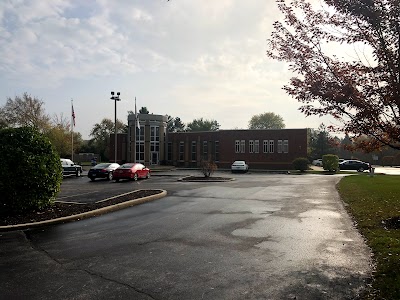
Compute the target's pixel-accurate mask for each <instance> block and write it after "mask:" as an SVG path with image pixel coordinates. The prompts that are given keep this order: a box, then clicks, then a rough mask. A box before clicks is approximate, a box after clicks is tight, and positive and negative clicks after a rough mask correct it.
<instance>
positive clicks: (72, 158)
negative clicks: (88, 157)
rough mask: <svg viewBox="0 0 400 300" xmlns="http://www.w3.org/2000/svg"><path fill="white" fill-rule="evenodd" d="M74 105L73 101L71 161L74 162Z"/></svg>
mask: <svg viewBox="0 0 400 300" xmlns="http://www.w3.org/2000/svg"><path fill="white" fill-rule="evenodd" d="M74 114H75V113H74V103H73V100H72V99H71V160H72V161H74V125H75V120H74Z"/></svg>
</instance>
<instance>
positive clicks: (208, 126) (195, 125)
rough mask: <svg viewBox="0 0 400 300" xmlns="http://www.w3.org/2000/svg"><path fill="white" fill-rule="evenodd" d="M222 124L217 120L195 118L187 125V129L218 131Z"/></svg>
mask: <svg viewBox="0 0 400 300" xmlns="http://www.w3.org/2000/svg"><path fill="white" fill-rule="evenodd" d="M220 126H221V125H219V124H218V122H217V121H216V120H203V118H200V119H194V120H193V121H192V122H190V123H188V124H187V125H186V131H217V130H219V127H220Z"/></svg>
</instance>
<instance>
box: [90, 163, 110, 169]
mask: <svg viewBox="0 0 400 300" xmlns="http://www.w3.org/2000/svg"><path fill="white" fill-rule="evenodd" d="M110 165H111V164H98V165H95V166H94V167H95V168H96V169H101V168H107V167H109V166H110Z"/></svg>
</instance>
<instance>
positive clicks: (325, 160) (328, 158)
mask: <svg viewBox="0 0 400 300" xmlns="http://www.w3.org/2000/svg"><path fill="white" fill-rule="evenodd" d="M322 166H323V168H324V170H326V171H329V172H336V171H338V170H339V157H338V156H337V155H334V154H325V155H323V156H322Z"/></svg>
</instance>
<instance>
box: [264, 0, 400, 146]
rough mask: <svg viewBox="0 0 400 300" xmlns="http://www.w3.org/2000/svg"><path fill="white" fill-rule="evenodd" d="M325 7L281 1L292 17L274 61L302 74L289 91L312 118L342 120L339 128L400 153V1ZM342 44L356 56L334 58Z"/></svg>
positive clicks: (271, 52)
mask: <svg viewBox="0 0 400 300" xmlns="http://www.w3.org/2000/svg"><path fill="white" fill-rule="evenodd" d="M322 2H323V3H324V7H322V8H321V9H318V10H317V9H315V7H312V6H311V4H309V3H308V2H307V0H297V1H292V2H291V5H290V6H289V5H287V4H286V2H285V0H277V3H278V7H279V9H280V11H281V12H282V13H283V15H284V17H285V19H284V21H283V22H275V23H274V32H273V33H272V35H271V38H270V39H269V49H268V51H267V55H268V56H269V57H271V58H274V59H277V60H280V61H286V62H289V63H290V65H289V69H290V70H291V71H293V73H295V74H296V75H295V77H293V78H292V79H291V80H290V83H289V84H288V85H286V86H284V89H285V90H286V92H287V93H288V94H289V95H291V96H292V97H294V98H295V99H297V100H298V101H299V102H300V103H302V106H301V107H300V111H302V112H303V113H304V114H305V115H306V116H310V115H318V116H323V115H331V116H333V117H334V118H335V119H337V120H339V121H340V122H338V123H339V124H341V125H336V126H331V129H332V130H336V131H342V132H345V133H351V134H352V135H353V136H354V137H357V136H360V135H363V134H365V135H367V136H368V137H370V138H371V139H370V140H369V141H370V145H369V146H370V148H371V146H373V147H374V148H377V147H379V146H381V145H388V146H390V147H392V148H395V149H400V100H399V99H400V64H399V61H400V34H399V32H400V23H399V17H398V16H399V13H400V6H399V2H398V1H397V0H374V1H372V0H324V1H322ZM336 46H337V47H341V48H342V50H343V53H346V52H347V51H350V49H352V50H354V51H355V53H354V55H353V56H352V57H350V56H349V57H347V58H339V56H338V55H336V54H333V55H332V54H330V53H332V52H333V51H332V50H331V49H332V48H333V47H336ZM357 49H362V50H358V51H357ZM336 53H337V51H336ZM361 146H362V147H363V145H361ZM364 146H365V145H364Z"/></svg>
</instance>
